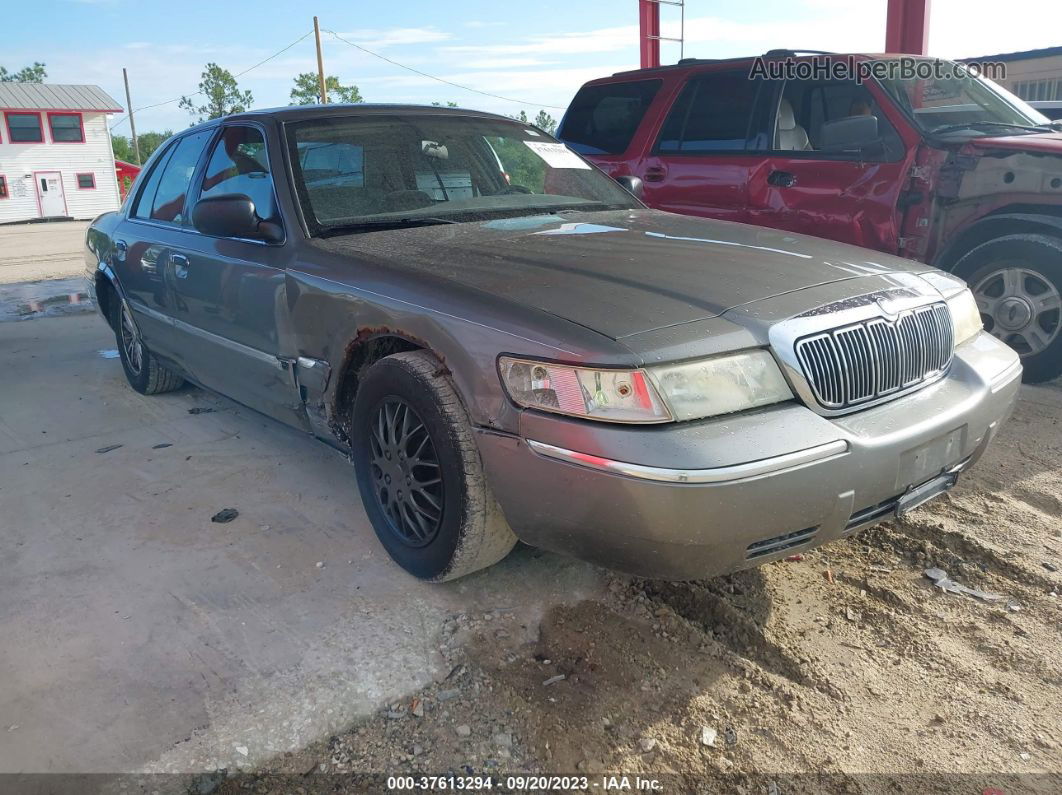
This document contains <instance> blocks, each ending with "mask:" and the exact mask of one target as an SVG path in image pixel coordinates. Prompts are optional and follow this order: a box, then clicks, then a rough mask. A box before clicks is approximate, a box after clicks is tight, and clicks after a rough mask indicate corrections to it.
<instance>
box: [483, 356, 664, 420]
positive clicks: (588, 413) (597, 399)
mask: <svg viewBox="0 0 1062 795" xmlns="http://www.w3.org/2000/svg"><path fill="white" fill-rule="evenodd" d="M498 366H499V369H500V370H501V379H502V383H503V384H505V388H506V390H507V391H508V392H509V397H511V398H512V399H513V401H515V402H516V403H518V404H519V405H521V406H526V407H527V408H532V409H541V410H542V411H552V412H556V413H557V414H569V415H571V416H573V417H586V418H587V419H595V420H607V421H610V422H668V421H670V420H671V414H670V412H668V410H667V407H666V406H665V405H664V403H663V401H661V400H660V396H659V394H657V391H656V389H655V388H654V387H653V385H652V384H651V383H650V382H649V379H648V378H647V377H646V374H645V371H644V370H601V369H595V368H592V367H574V366H571V365H565V364H556V363H554V362H534V361H527V360H523V359H511V358H509V357H508V356H503V357H502V358H501V359H500V360H499V362H498Z"/></svg>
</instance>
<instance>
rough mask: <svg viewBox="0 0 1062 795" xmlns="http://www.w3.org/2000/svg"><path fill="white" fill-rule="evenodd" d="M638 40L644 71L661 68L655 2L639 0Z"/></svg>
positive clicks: (658, 26)
mask: <svg viewBox="0 0 1062 795" xmlns="http://www.w3.org/2000/svg"><path fill="white" fill-rule="evenodd" d="M928 1H929V0H926V2H928ZM638 38H639V41H640V42H641V51H642V69H652V68H653V67H656V66H660V4H659V3H656V2H654V0H638Z"/></svg>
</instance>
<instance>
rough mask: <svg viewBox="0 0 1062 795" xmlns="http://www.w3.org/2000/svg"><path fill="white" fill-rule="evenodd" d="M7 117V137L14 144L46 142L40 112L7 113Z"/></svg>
mask: <svg viewBox="0 0 1062 795" xmlns="http://www.w3.org/2000/svg"><path fill="white" fill-rule="evenodd" d="M4 116H5V117H6V118H7V139H8V141H10V142H11V143H13V144H41V143H44V130H42V129H41V114H39V113H10V112H9V113H5V114H4Z"/></svg>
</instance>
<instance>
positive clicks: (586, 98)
mask: <svg viewBox="0 0 1062 795" xmlns="http://www.w3.org/2000/svg"><path fill="white" fill-rule="evenodd" d="M662 82H663V81H661V80H638V81H636V82H633V83H607V84H605V85H599V86H584V87H583V88H582V89H581V90H580V91H579V93H578V94H576V95H575V99H573V100H572V104H571V106H570V107H569V108H568V112H567V113H565V114H564V122H563V123H562V124H561V128H560V131H559V132H558V133H557V137H558V138H560V139H561V140H562V141H565V142H567V143H568V144H569V145H570V146H571V148H572V149H574V150H575V151H576V152H579V153H580V154H584V155H618V154H622V153H623V152H625V151H627V147H628V146H629V145H630V142H631V138H633V137H634V133H635V132H636V131H637V129H638V125H639V124H641V121H642V118H643V117H644V116H645V111H646V110H648V108H649V105H650V103H652V101H653V97H655V96H656V92H657V91H659V90H660V84H661V83H662Z"/></svg>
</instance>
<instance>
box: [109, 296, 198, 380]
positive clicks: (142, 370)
mask: <svg viewBox="0 0 1062 795" xmlns="http://www.w3.org/2000/svg"><path fill="white" fill-rule="evenodd" d="M111 307H112V309H111V313H112V322H111V325H112V326H113V327H114V337H115V340H116V341H117V343H118V357H119V358H120V359H121V360H122V369H123V370H124V371H125V378H126V380H127V381H128V382H129V386H131V387H132V388H133V389H135V390H136V391H137V392H139V393H140V394H141V395H161V394H162V393H164V392H173V391H174V390H175V389H180V388H181V387H182V386H184V379H183V378H181V376H179V375H177V373H175V372H173V371H172V370H170V369H169V368H168V367H165V366H163V365H162V364H161V363H160V362H159V360H158V359H157V358H156V357H155V355H154V354H153V353H152V352H151V351H150V350H148V347H147V346H146V345H145V344H144V343H143V342H141V341H140V339H139V336H138V334H137V333H136V331H135V329H134V327H133V325H132V322H131V319H130V318H129V317H128V315H127V313H128V311H129V310H128V309H127V308H126V306H125V302H123V301H121V300H120V299H119V298H118V296H117V295H113V296H112V301H111Z"/></svg>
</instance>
